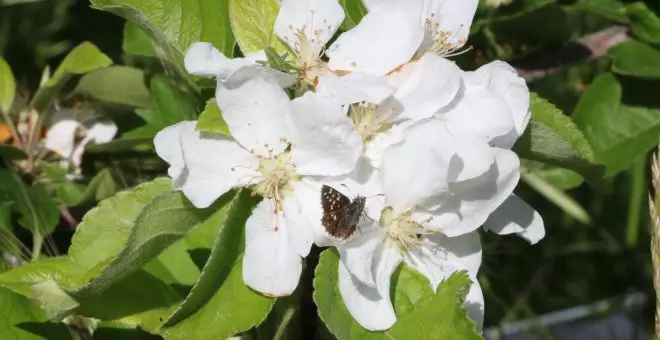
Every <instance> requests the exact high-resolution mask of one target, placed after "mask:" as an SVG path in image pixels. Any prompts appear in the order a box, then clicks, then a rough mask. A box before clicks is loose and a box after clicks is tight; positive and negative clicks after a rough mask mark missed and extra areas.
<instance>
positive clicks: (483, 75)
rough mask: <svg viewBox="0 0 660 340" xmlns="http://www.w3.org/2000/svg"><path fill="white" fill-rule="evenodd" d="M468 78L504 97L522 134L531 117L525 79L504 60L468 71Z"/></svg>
mask: <svg viewBox="0 0 660 340" xmlns="http://www.w3.org/2000/svg"><path fill="white" fill-rule="evenodd" d="M466 78H467V79H468V81H469V82H471V83H478V84H481V85H482V86H485V87H487V88H488V89H489V90H491V91H493V92H494V93H497V94H498V95H500V96H501V97H502V98H503V99H504V101H505V102H506V103H507V104H508V106H509V110H510V111H511V114H512V119H513V122H514V127H515V130H516V132H517V133H518V136H520V135H522V133H523V131H525V128H526V127H527V123H529V119H530V118H531V112H530V111H529V89H528V88H527V83H526V82H525V79H523V78H522V77H520V76H519V75H518V72H516V70H515V69H514V68H513V67H511V65H509V64H507V63H505V62H503V61H493V62H491V63H489V64H486V65H484V66H481V67H480V68H479V69H477V70H476V71H474V72H468V75H467V76H466ZM502 147H505V146H502Z"/></svg>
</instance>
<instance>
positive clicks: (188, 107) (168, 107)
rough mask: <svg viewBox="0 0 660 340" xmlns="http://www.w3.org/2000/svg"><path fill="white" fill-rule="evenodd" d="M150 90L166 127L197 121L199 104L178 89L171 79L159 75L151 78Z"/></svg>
mask: <svg viewBox="0 0 660 340" xmlns="http://www.w3.org/2000/svg"><path fill="white" fill-rule="evenodd" d="M150 88H151V94H152V95H153V97H154V99H155V100H156V107H157V108H158V113H159V114H160V116H161V119H162V120H163V122H164V123H165V126H168V125H172V124H176V123H179V122H182V121H184V120H194V119H197V104H196V103H195V101H194V100H193V99H192V98H191V97H190V95H188V94H187V93H184V92H182V91H181V90H179V89H177V88H176V87H175V86H174V84H173V83H172V80H171V79H169V78H167V77H165V76H163V75H157V76H155V77H153V78H151V86H150Z"/></svg>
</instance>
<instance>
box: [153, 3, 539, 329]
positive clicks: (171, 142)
mask: <svg viewBox="0 0 660 340" xmlns="http://www.w3.org/2000/svg"><path fill="white" fill-rule="evenodd" d="M477 3H478V1H476V0H470V1H464V0H461V1H432V0H388V1H383V0H378V1H377V0H364V4H365V6H366V8H367V9H368V14H367V15H366V16H365V17H364V18H363V19H362V20H361V22H360V23H359V24H358V25H357V26H355V27H354V28H353V29H351V30H349V31H346V32H344V33H342V34H341V35H339V37H338V38H337V39H336V40H335V41H334V43H332V44H331V45H330V46H327V47H326V44H327V43H328V41H329V40H330V39H331V38H332V37H333V35H334V34H335V33H336V31H337V29H338V28H339V26H340V24H341V23H342V21H343V19H344V12H343V10H342V7H341V6H340V5H339V3H338V2H337V1H336V0H333V1H329V0H283V1H282V6H281V9H280V12H279V14H278V16H277V19H276V21H275V25H274V32H275V33H276V35H277V36H278V37H279V38H280V39H281V40H282V41H284V42H285V43H287V44H288V46H289V48H290V53H289V55H288V57H287V59H285V61H286V63H287V64H286V67H275V66H274V63H271V62H269V60H268V58H266V53H265V52H264V51H259V52H256V53H252V54H249V55H247V56H246V57H245V58H236V59H230V58H227V57H225V56H224V55H222V53H220V52H219V51H218V50H217V49H215V48H214V47H213V46H212V45H211V44H208V43H203V42H200V43H195V44H193V45H192V46H191V47H190V49H189V50H188V52H187V53H186V56H185V66H186V68H187V70H188V71H189V72H190V73H192V74H195V75H202V76H213V77H215V78H216V79H217V89H216V100H217V105H218V107H219V108H220V110H221V111H222V116H223V119H224V120H225V122H226V123H227V126H228V128H229V130H230V132H231V136H229V135H221V134H211V133H207V132H200V131H197V130H196V122H194V121H187V122H182V123H179V124H176V125H173V126H170V127H168V128H166V129H164V130H163V131H161V132H160V133H159V134H158V135H157V136H156V138H155V141H154V143H155V146H156V151H157V153H158V154H159V156H160V157H161V158H163V159H164V160H166V161H167V162H168V163H169V164H170V168H169V170H168V174H169V175H170V176H171V177H172V178H173V185H174V187H175V188H176V189H179V190H181V191H183V192H184V194H185V195H186V196H187V197H188V198H189V199H190V200H191V202H192V203H193V204H194V205H195V206H197V207H207V206H209V205H210V204H211V203H213V201H215V200H216V199H217V198H218V197H219V196H220V195H222V194H223V193H225V192H227V191H228V190H230V189H232V188H239V187H246V188H250V190H252V191H253V192H254V193H256V194H259V195H260V196H262V197H263V198H264V199H263V201H261V203H259V204H258V206H257V207H256V208H255V209H254V211H253V213H252V215H251V217H250V218H249V219H248V221H247V223H246V226H245V228H246V231H245V233H246V247H245V255H244V258H243V279H244V281H245V283H246V284H247V285H248V286H250V287H251V288H253V289H255V290H257V291H260V292H262V293H263V294H266V295H270V296H284V295H288V294H291V293H292V292H293V291H294V289H295V288H296V286H297V285H298V281H299V279H300V274H301V271H302V260H303V258H304V257H305V256H307V255H308V253H309V251H310V248H311V246H312V244H316V245H318V246H332V247H336V248H337V250H338V251H339V253H340V255H341V261H340V265H339V290H340V292H341V295H342V297H343V299H344V302H345V304H346V306H347V307H348V309H349V311H350V313H351V314H352V315H353V317H354V318H355V320H356V321H357V322H359V323H360V324H361V325H362V326H363V327H365V328H367V329H369V330H384V329H387V328H389V327H391V326H392V325H393V324H394V322H395V321H396V315H395V313H394V309H393V307H392V303H391V300H390V276H391V275H392V273H393V272H394V270H395V269H396V268H397V267H398V266H399V265H400V264H401V263H402V262H405V263H406V264H407V265H408V266H410V267H412V268H415V269H416V270H417V271H419V272H420V273H422V274H423V275H425V276H426V277H427V278H428V279H429V282H430V285H431V286H432V287H433V288H434V289H435V288H436V287H437V286H438V284H439V283H440V282H441V281H442V280H443V279H445V278H446V277H447V276H449V275H451V274H452V273H453V272H455V271H457V270H467V271H468V272H469V274H470V276H471V278H472V279H473V282H474V283H473V284H472V286H471V289H470V291H469V293H468V296H467V299H466V302H465V304H466V307H467V309H468V312H469V314H470V316H471V317H472V318H473V319H474V320H475V321H476V322H477V324H478V325H479V327H480V324H481V322H482V319H483V295H482V293H481V289H480V287H479V284H478V282H477V280H476V274H477V271H478V269H479V266H480V264H481V244H480V240H479V235H478V231H477V229H478V228H479V227H481V226H483V229H485V230H490V231H492V232H496V233H498V234H510V233H517V234H519V235H521V236H522V237H524V238H525V239H527V240H528V241H530V242H531V243H535V242H537V241H538V240H540V239H541V238H542V237H543V236H544V227H543V221H542V220H541V218H540V216H539V215H538V214H537V213H536V212H535V211H534V210H533V209H532V208H531V207H529V206H528V205H527V204H526V203H525V202H523V201H522V200H521V199H519V198H518V197H517V196H515V195H513V193H512V192H513V189H514V187H515V186H516V185H517V183H518V180H519V177H520V162H519V159H518V157H517V156H516V154H515V153H514V152H512V151H511V150H510V148H511V147H512V146H513V144H514V143H515V141H516V139H517V138H518V137H519V136H520V135H521V134H522V132H523V131H524V129H525V127H526V125H527V123H528V121H529V118H530V113H529V91H528V89H527V86H526V85H525V82H524V80H523V79H521V78H520V77H518V76H517V74H516V72H515V70H514V69H512V68H511V67H510V66H509V65H507V64H506V63H503V62H493V63H490V64H487V65H484V66H482V67H480V68H479V69H478V70H476V71H474V72H465V71H462V70H461V69H460V68H459V67H458V66H456V64H455V63H454V62H452V61H450V60H448V59H447V57H451V56H452V55H454V54H456V53H460V52H461V49H462V48H463V45H464V43H465V41H466V39H467V34H468V32H469V28H470V24H471V21H472V17H473V16H474V13H475V11H476V7H477ZM280 66H281V65H280ZM291 70H294V72H291ZM294 84H295V85H296V87H295V88H296V90H297V91H288V90H287V89H288V88H290V87H291V86H292V85H294ZM301 89H302V91H301ZM294 92H295V93H297V94H299V95H297V96H294V97H295V98H293V99H291V98H290V94H291V93H294ZM300 93H302V94H300ZM326 186H327V187H330V188H332V189H334V190H336V191H338V192H339V193H341V195H340V197H343V196H346V197H353V198H355V197H356V196H357V195H360V196H361V197H362V198H363V199H359V200H354V201H352V202H351V204H343V205H342V204H340V203H341V201H342V200H338V199H336V200H335V201H332V202H323V200H324V199H329V198H328V197H322V194H321V192H322V191H323V189H322V188H324V187H326ZM346 200H347V199H346V198H344V201H346ZM348 201H349V202H350V199H348ZM344 203H346V202H344ZM326 206H327V207H330V208H327V207H326ZM324 208H326V209H325V210H324ZM348 208H356V209H351V210H349V209H348ZM328 209H335V210H334V211H327V210H328ZM336 209H344V210H336ZM355 211H357V213H358V214H359V216H356V215H355V213H356V212H355ZM329 214H331V215H329ZM351 214H352V215H351ZM338 217H339V220H341V221H337V220H338ZM333 223H334V224H333ZM329 224H333V228H334V229H333V228H328V227H329ZM355 224H357V225H355ZM336 228H343V229H342V233H343V234H342V236H343V235H345V234H348V235H349V236H348V237H338V235H337V234H336V233H335V234H333V230H336ZM355 229H356V230H357V231H356V232H353V231H354V230H355Z"/></svg>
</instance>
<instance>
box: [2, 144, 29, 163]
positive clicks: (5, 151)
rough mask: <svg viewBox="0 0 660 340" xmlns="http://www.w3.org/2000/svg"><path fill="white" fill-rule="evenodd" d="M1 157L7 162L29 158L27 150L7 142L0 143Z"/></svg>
mask: <svg viewBox="0 0 660 340" xmlns="http://www.w3.org/2000/svg"><path fill="white" fill-rule="evenodd" d="M0 157H2V159H4V160H5V162H11V161H19V160H22V159H26V158H27V154H26V153H25V151H23V150H21V149H19V148H16V147H13V146H11V145H7V144H0Z"/></svg>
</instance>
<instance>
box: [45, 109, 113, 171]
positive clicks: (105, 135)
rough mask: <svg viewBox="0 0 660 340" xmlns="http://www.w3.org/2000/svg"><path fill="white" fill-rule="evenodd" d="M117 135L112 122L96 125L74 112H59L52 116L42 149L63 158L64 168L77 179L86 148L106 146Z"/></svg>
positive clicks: (91, 120)
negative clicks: (90, 145)
mask: <svg viewBox="0 0 660 340" xmlns="http://www.w3.org/2000/svg"><path fill="white" fill-rule="evenodd" d="M116 133H117V125H115V123H113V122H112V121H98V120H96V119H89V118H88V117H86V116H85V115H84V114H79V113H77V112H74V111H70V110H60V111H58V113H56V114H55V115H54V116H53V119H52V123H51V125H50V127H49V128H48V131H47V132H46V138H45V144H44V146H45V148H46V149H48V150H50V151H53V152H54V153H56V154H57V155H59V156H60V157H61V158H62V159H61V161H60V165H61V166H62V167H63V168H65V169H67V170H68V169H70V167H73V168H74V171H73V173H72V174H71V175H72V176H78V175H79V174H80V165H81V164H82V155H83V153H84V152H85V147H86V146H87V144H89V143H98V144H100V143H107V142H109V141H111V140H112V139H113V138H114V136H115V134H116Z"/></svg>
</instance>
